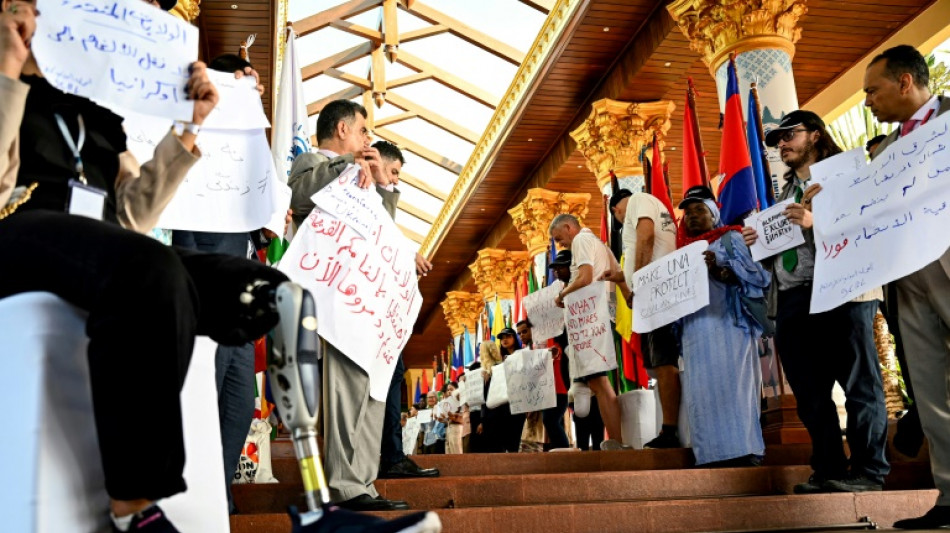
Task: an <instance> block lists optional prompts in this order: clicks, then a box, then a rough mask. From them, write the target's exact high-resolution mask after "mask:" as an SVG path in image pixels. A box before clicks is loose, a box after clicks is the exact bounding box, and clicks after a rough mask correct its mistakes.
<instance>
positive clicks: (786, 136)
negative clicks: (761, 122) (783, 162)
mask: <svg viewBox="0 0 950 533" xmlns="http://www.w3.org/2000/svg"><path fill="white" fill-rule="evenodd" d="M803 131H808V129H807V128H798V129H794V130H785V131H783V132H782V133H781V135H779V136H778V140H779V141H783V142H789V141H791V140H792V139H794V138H795V136H796V135H798V134H799V133H801V132H803Z"/></svg>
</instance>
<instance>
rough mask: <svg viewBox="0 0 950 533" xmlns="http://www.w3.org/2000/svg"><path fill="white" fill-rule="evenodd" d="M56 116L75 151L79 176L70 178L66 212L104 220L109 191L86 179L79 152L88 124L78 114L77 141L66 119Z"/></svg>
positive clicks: (61, 129)
mask: <svg viewBox="0 0 950 533" xmlns="http://www.w3.org/2000/svg"><path fill="white" fill-rule="evenodd" d="M54 116H55V117H56V123H57V124H58V125H59V131H60V132H62V134H63V139H65V141H66V146H68V147H69V149H70V151H72V153H73V164H74V165H75V167H74V169H75V171H76V177H77V179H71V180H69V195H68V198H67V200H66V212H67V213H69V214H70V215H79V216H83V217H88V218H92V219H95V220H102V217H103V213H104V212H105V205H106V196H107V193H106V191H104V190H102V189H100V188H98V187H93V186H92V185H89V183H88V182H87V181H86V174H85V172H84V169H83V163H82V155H81V154H80V152H79V151H80V150H82V147H83V144H85V142H86V125H85V123H84V122H83V120H82V115H78V116H77V121H78V122H79V138H78V139H77V140H75V141H74V140H73V136H72V135H71V134H70V133H69V128H67V127H66V121H65V120H63V117H62V115H60V114H59V113H56V114H55V115H54Z"/></svg>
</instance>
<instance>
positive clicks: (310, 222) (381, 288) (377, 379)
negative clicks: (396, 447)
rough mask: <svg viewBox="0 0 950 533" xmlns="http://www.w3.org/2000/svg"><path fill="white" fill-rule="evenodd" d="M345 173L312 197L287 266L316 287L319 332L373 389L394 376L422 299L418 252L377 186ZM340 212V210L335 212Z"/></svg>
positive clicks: (377, 392) (380, 395)
mask: <svg viewBox="0 0 950 533" xmlns="http://www.w3.org/2000/svg"><path fill="white" fill-rule="evenodd" d="M349 177H350V176H349V174H348V173H346V172H344V173H343V175H341V179H340V180H337V181H335V182H333V184H331V185H329V186H327V187H326V188H324V189H323V190H321V191H320V192H318V193H317V194H315V195H314V196H313V200H314V203H315V204H316V205H318V206H324V207H327V206H328V205H334V206H335V207H334V208H333V211H332V213H331V212H330V211H326V210H324V209H322V208H321V207H316V208H314V210H313V212H312V213H310V216H309V217H307V219H306V220H305V221H304V223H303V224H302V225H301V226H300V228H298V229H297V234H296V235H295V236H294V239H293V241H292V242H291V243H290V248H288V250H287V253H286V254H285V255H284V257H283V259H282V260H281V262H280V267H279V268H280V270H281V271H282V272H284V273H286V274H287V275H288V276H289V277H290V279H292V280H294V281H296V282H297V283H300V284H301V285H303V286H304V287H306V288H307V289H309V290H310V291H311V292H312V293H313V297H314V299H315V300H316V304H317V332H318V333H319V334H320V336H321V337H323V338H324V339H326V340H327V342H329V343H330V344H332V345H333V346H335V347H336V348H337V349H338V350H340V351H341V352H343V354H345V355H346V356H347V357H349V358H350V359H351V360H352V361H353V362H354V363H356V364H357V365H359V367H360V368H362V369H363V370H365V371H366V372H367V374H369V377H370V396H371V397H372V398H373V399H376V400H379V401H386V395H387V394H388V392H389V383H390V380H391V379H392V375H393V369H394V368H395V364H396V360H397V359H398V357H399V354H400V353H402V350H403V348H405V346H406V343H407V342H408V341H409V335H410V334H411V333H412V326H413V324H415V321H416V318H417V317H418V315H419V309H420V307H421V306H422V295H421V294H419V288H418V285H417V283H416V272H415V254H414V252H413V251H412V248H411V247H410V246H409V243H408V241H407V240H406V238H405V237H404V236H403V235H402V233H401V232H400V231H399V228H397V227H396V223H395V222H393V220H392V218H390V217H389V214H388V213H386V211H385V209H384V208H383V205H382V201H381V199H380V197H379V195H378V194H377V193H376V192H375V190H373V189H370V190H365V189H360V188H359V187H357V186H356V185H354V184H353V183H352V182H351V181H350V180H349V179H348V178H349ZM334 213H335V214H334Z"/></svg>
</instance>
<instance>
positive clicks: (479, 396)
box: [463, 368, 485, 407]
mask: <svg viewBox="0 0 950 533" xmlns="http://www.w3.org/2000/svg"><path fill="white" fill-rule="evenodd" d="M464 392H465V397H464V398H463V400H464V403H467V404H468V405H469V407H477V406H479V405H483V404H484V403H485V376H484V374H482V369H481V368H476V369H475V370H469V371H468V372H466V373H465V391H464Z"/></svg>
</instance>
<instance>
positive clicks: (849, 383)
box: [742, 110, 890, 493]
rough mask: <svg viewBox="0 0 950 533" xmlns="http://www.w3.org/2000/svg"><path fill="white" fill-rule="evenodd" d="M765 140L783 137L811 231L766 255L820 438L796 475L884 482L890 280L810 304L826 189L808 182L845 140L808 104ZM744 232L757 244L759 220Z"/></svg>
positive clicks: (781, 328) (807, 412) (791, 189)
mask: <svg viewBox="0 0 950 533" xmlns="http://www.w3.org/2000/svg"><path fill="white" fill-rule="evenodd" d="M765 142H766V144H767V145H769V146H778V148H779V150H780V153H781V157H782V161H783V162H784V163H785V164H786V165H788V167H789V169H790V170H789V171H788V173H787V174H786V183H785V186H784V187H783V188H782V193H781V195H780V196H779V198H778V200H779V202H781V201H784V200H787V199H789V198H792V199H794V202H792V203H791V204H790V205H789V206H788V207H787V208H786V209H785V212H784V215H785V217H787V218H788V219H789V220H790V221H791V223H792V224H796V225H799V226H801V228H802V230H803V235H804V237H805V243H804V244H802V245H799V246H797V247H795V248H792V249H789V250H786V251H784V252H782V253H781V254H779V255H776V256H773V257H770V258H766V259H764V260H763V265H764V266H765V267H766V268H768V269H769V270H770V271H771V274H772V286H771V289H770V292H769V295H768V303H769V313H768V314H769V316H774V317H775V322H776V334H775V347H776V350H777V351H778V355H779V357H780V358H781V361H782V366H783V368H784V369H785V374H786V376H787V377H788V382H789V384H790V385H791V386H792V391H793V392H794V393H795V399H796V401H797V403H798V416H799V418H801V420H802V422H803V423H804V424H805V428H806V429H808V434H809V435H810V436H811V441H812V459H811V465H812V468H813V469H814V474H812V476H811V477H810V478H809V480H808V482H806V483H800V484H798V485H796V486H795V492H796V493H816V492H859V491H877V490H881V488H882V487H883V484H884V476H886V475H887V473H888V472H889V471H890V466H889V465H888V463H887V459H885V457H884V447H885V445H886V442H887V410H886V409H885V406H884V387H883V383H882V381H881V373H880V371H879V369H878V368H879V363H878V356H877V348H876V346H875V344H874V337H873V322H874V315H875V313H876V312H877V308H878V303H879V301H880V299H881V289H880V288H876V289H874V290H871V291H869V292H867V293H865V294H862V295H860V296H858V297H857V298H855V299H854V300H852V301H850V302H847V303H845V304H843V305H841V306H839V307H836V308H834V309H832V310H830V311H827V312H824V313H819V314H809V309H810V306H811V300H812V280H813V278H814V270H815V253H816V252H815V236H814V231H813V229H812V227H813V219H812V213H811V203H812V197H813V196H814V195H815V194H816V193H817V191H818V190H819V189H820V187H819V186H818V185H814V184H810V183H809V181H810V179H811V166H812V165H813V164H815V163H816V162H818V161H822V160H824V159H826V158H828V157H831V156H832V155H835V154H837V153H840V152H841V149H840V148H839V147H838V146H837V145H836V144H835V143H834V141H833V140H832V139H831V136H830V135H829V134H828V132H827V130H825V123H824V122H823V121H822V120H821V118H819V117H818V115H816V114H814V113H812V112H810V111H801V110H800V111H793V112H791V113H789V114H788V115H786V116H785V117H784V118H783V119H782V122H781V123H780V124H779V126H778V127H777V128H775V129H773V130H771V131H770V132H769V133H768V134H767V135H766V137H765ZM742 234H743V236H744V237H745V242H746V244H748V245H749V246H753V245H755V243H756V242H757V241H758V239H759V238H760V236H759V235H758V233H757V232H756V230H755V228H750V227H745V228H743V229H742ZM805 332H807V333H808V334H807V335H806V334H804V333H805ZM817 339H820V341H817ZM835 381H837V382H838V383H839V384H840V385H841V387H842V389H844V393H845V397H846V398H847V402H846V403H845V408H846V409H847V412H848V428H847V435H848V447H849V448H850V450H851V458H850V461H849V460H848V458H847V457H846V456H845V453H844V448H843V446H842V443H841V430H840V426H839V422H838V414H837V409H836V407H835V404H834V402H833V401H832V399H831V391H832V387H833V386H834V383H835ZM849 464H850V470H849Z"/></svg>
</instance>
